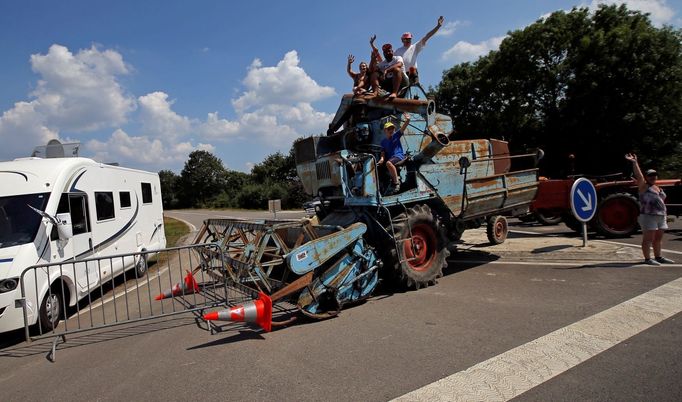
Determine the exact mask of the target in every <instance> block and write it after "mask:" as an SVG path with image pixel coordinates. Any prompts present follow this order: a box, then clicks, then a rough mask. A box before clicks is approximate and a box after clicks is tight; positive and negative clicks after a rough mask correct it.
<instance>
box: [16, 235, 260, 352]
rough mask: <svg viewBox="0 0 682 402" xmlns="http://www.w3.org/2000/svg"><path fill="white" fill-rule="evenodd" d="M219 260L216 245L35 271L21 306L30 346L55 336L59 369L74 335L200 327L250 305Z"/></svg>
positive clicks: (24, 279)
mask: <svg viewBox="0 0 682 402" xmlns="http://www.w3.org/2000/svg"><path fill="white" fill-rule="evenodd" d="M222 256H223V253H222V252H221V250H220V245H219V244H216V243H205V244H193V245H189V246H180V247H173V248H167V249H163V250H158V251H142V252H137V253H129V254H119V255H112V256H106V257H97V258H89V259H83V260H77V261H62V262H59V263H52V264H41V265H34V266H31V267H29V268H27V269H25V270H24V271H23V272H22V274H21V280H20V286H21V295H22V298H21V299H20V300H18V303H20V304H21V305H22V308H23V315H24V331H25V336H26V340H27V341H29V342H30V341H33V340H37V339H41V338H46V337H53V336H54V337H55V340H54V342H53V345H52V351H51V352H50V353H49V354H48V359H49V360H51V361H54V353H55V350H56V345H57V342H58V341H59V339H61V340H62V341H63V342H65V341H66V335H69V334H74V333H79V332H84V331H93V330H97V329H102V328H107V327H112V326H116V325H122V324H128V323H135V322H139V321H145V320H152V319H158V318H162V317H168V316H172V315H176V314H185V313H194V314H195V316H196V317H197V319H200V318H199V317H201V313H202V312H203V310H205V309H208V308H212V307H217V306H229V305H234V304H235V303H240V302H244V301H246V300H250V299H251V296H252V295H250V294H248V293H246V292H244V291H243V290H242V289H240V288H238V287H234V286H230V285H229V282H230V281H229V276H228V275H225V273H226V272H227V271H226V268H225V264H224V260H223V258H222ZM202 322H204V321H203V320H202ZM206 324H207V325H208V326H209V328H210V330H211V332H213V331H214V328H213V327H211V325H212V324H211V323H206ZM216 328H217V327H216Z"/></svg>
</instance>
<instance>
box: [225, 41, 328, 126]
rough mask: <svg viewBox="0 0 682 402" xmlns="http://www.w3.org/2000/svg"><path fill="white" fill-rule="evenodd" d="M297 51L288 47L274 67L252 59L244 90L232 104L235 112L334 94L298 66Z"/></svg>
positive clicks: (314, 99) (322, 97) (305, 100)
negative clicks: (264, 65) (287, 50)
mask: <svg viewBox="0 0 682 402" xmlns="http://www.w3.org/2000/svg"><path fill="white" fill-rule="evenodd" d="M298 64H299V59H298V53H297V52H296V51H295V50H292V51H290V52H288V53H287V54H285V55H284V58H283V59H282V60H280V61H279V62H278V63H277V65H276V66H274V67H263V63H262V62H261V61H260V59H255V60H254V61H253V63H251V66H249V71H248V73H247V74H246V78H244V80H243V84H244V86H245V87H246V91H245V92H244V93H243V94H242V95H241V96H240V97H239V98H237V99H234V100H232V105H233V106H234V108H235V110H236V111H237V112H238V113H241V112H244V111H246V110H248V109H250V108H258V107H260V106H263V105H269V104H284V103H298V102H308V103H310V102H315V101H318V100H320V99H324V98H327V97H329V96H333V95H334V94H336V92H335V91H334V88H332V87H326V86H320V85H318V84H317V82H315V80H313V79H312V78H310V76H309V75H308V74H307V73H306V72H305V71H304V70H303V68H301V67H299V65H298Z"/></svg>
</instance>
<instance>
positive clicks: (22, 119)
mask: <svg viewBox="0 0 682 402" xmlns="http://www.w3.org/2000/svg"><path fill="white" fill-rule="evenodd" d="M35 106H36V105H35V103H33V102H17V103H16V104H14V107H13V108H12V109H10V110H8V111H6V112H4V113H3V114H2V116H1V117H0V143H2V147H0V160H7V159H13V158H18V157H23V156H30V154H31V151H32V150H33V148H34V147H35V146H37V145H45V144H47V141H49V140H51V139H53V138H59V132H58V131H57V130H54V129H49V128H47V127H46V126H45V118H44V116H43V115H41V114H40V113H38V112H36V110H35Z"/></svg>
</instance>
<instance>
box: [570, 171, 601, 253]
mask: <svg viewBox="0 0 682 402" xmlns="http://www.w3.org/2000/svg"><path fill="white" fill-rule="evenodd" d="M571 211H572V212H573V216H575V218H576V219H577V220H578V221H580V222H582V224H583V247H586V246H587V222H588V221H589V220H590V219H592V217H594V213H595V212H596V211H597V190H596V189H595V188H594V185H593V184H592V182H591V181H589V180H587V179H586V178H584V177H581V178H580V179H578V180H576V181H575V182H574V183H573V186H572V187H571Z"/></svg>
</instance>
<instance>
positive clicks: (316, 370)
mask: <svg viewBox="0 0 682 402" xmlns="http://www.w3.org/2000/svg"><path fill="white" fill-rule="evenodd" d="M168 215H169V216H173V217H179V218H182V219H183V220H186V221H188V222H190V223H192V224H194V225H195V226H197V227H198V226H200V224H201V221H202V220H203V219H204V218H205V217H207V216H215V217H227V216H231V217H246V218H254V217H256V216H257V213H252V212H249V213H245V214H242V213H240V212H234V211H218V212H207V211H170V212H168ZM278 215H280V216H278V217H279V218H281V217H292V218H293V217H296V214H294V213H291V214H278ZM260 216H263V215H260ZM265 216H267V217H270V216H269V215H268V214H265ZM511 229H512V230H516V231H518V232H519V233H518V234H517V235H518V236H523V233H522V232H529V233H543V234H546V235H547V236H564V235H572V234H570V233H568V230H567V229H566V228H565V227H564V226H563V225H557V226H555V227H541V226H535V225H520V224H514V225H512V227H511ZM618 242H620V243H626V244H632V245H633V246H634V247H637V244H638V242H639V238H638V236H633V237H632V238H629V239H619V240H618ZM664 248H665V249H666V250H668V252H667V253H666V255H667V256H669V257H671V258H673V259H675V258H677V259H678V260H680V261H682V224H681V222H679V221H678V222H676V223H675V224H674V225H673V226H672V231H671V233H670V234H668V235H667V236H666V239H665V243H664ZM471 254H472V252H469V251H462V252H460V253H457V255H456V256H455V257H454V258H453V259H452V260H451V261H450V264H449V267H448V269H446V271H445V276H444V277H443V278H441V279H440V281H439V283H438V284H437V285H436V286H432V287H429V288H426V289H421V290H419V291H409V292H401V293H393V294H391V293H390V292H388V291H386V290H384V291H382V292H379V294H377V295H375V296H374V297H372V298H371V299H370V300H368V301H367V302H365V303H362V304H360V305H357V306H354V307H351V308H347V309H345V310H344V311H343V312H342V314H340V315H339V316H338V317H337V318H334V319H330V320H325V321H319V322H306V323H300V324H296V325H293V326H291V327H287V328H283V329H279V330H276V331H273V332H271V333H262V332H260V331H258V330H253V329H252V328H250V327H245V326H242V325H234V326H231V327H228V328H227V329H226V330H225V331H224V332H221V333H218V334H213V335H212V334H210V333H209V332H207V331H204V330H202V329H200V328H198V327H197V325H196V324H195V321H194V319H193V318H192V317H180V318H169V319H165V320H163V321H160V322H156V321H155V322H147V323H140V324H135V325H133V326H131V327H127V328H117V329H110V330H107V331H103V332H101V333H97V334H80V335H73V336H71V337H68V338H67V342H66V343H64V344H62V345H60V346H59V348H58V351H57V360H56V362H55V363H49V362H48V361H47V360H46V359H45V357H44V356H45V353H46V352H47V351H48V350H49V349H50V346H51V345H50V343H49V340H47V341H37V342H34V343H31V344H26V343H22V342H19V340H14V341H12V340H9V339H4V343H5V345H6V346H5V347H4V348H2V349H0V389H1V390H2V395H3V396H2V399H3V400H47V399H50V400H94V399H96V400H104V401H107V400H122V399H130V400H160V399H164V400H187V399H195V398H201V399H206V400H296V401H305V400H348V401H357V400H367V401H374V400H377V401H381V400H388V399H392V398H396V397H400V396H402V395H404V394H406V393H408V392H411V391H414V390H418V389H421V388H422V387H428V386H429V384H432V383H434V382H435V381H438V380H440V379H442V378H444V377H448V376H451V375H453V374H455V373H460V372H463V371H464V370H467V369H469V368H472V367H476V366H477V365H479V364H481V363H482V362H486V361H488V360H489V359H494V358H496V357H497V356H506V355H505V353H507V352H509V351H511V350H514V349H515V348H518V347H520V346H523V345H527V344H529V343H531V344H532V343H533V342H536V340H538V339H544V338H543V337H546V336H547V335H548V334H551V333H552V332H553V331H557V330H561V329H562V328H565V327H567V326H571V325H575V324H576V323H579V322H582V320H586V319H589V318H590V317H595V316H598V315H599V314H601V313H602V312H604V311H605V310H608V309H611V308H614V306H615V307H617V306H623V305H627V304H628V302H627V301H628V300H630V299H632V298H635V297H637V296H640V295H642V294H648V292H651V291H652V290H653V289H655V288H657V287H659V286H665V285H666V284H668V283H670V282H671V281H675V280H677V279H679V278H681V277H682V265H680V264H676V265H673V266H665V267H661V268H653V267H648V266H642V265H637V264H626V265H613V264H587V265H586V264H584V263H582V262H581V261H575V262H574V263H570V262H569V263H555V264H553V263H552V262H551V261H548V260H543V261H538V263H533V262H530V263H529V262H519V261H514V260H504V259H499V258H496V257H495V256H494V255H488V256H487V257H488V258H486V260H489V261H490V262H487V263H484V262H481V258H480V256H481V254H485V251H477V252H475V254H476V258H469V257H471ZM472 260H475V261H476V262H472ZM633 320H634V318H633ZM651 320H653V321H651V322H654V323H655V324H654V325H652V326H650V327H648V329H645V330H643V331H640V332H637V333H636V334H635V335H634V336H632V337H627V338H626V339H623V340H621V341H619V342H617V343H615V345H614V346H613V347H610V348H606V349H605V350H604V351H602V352H600V353H596V354H595V355H594V356H592V357H589V358H586V359H582V360H578V361H577V363H575V364H572V365H568V366H566V367H565V368H562V370H563V371H561V370H560V371H561V373H560V374H558V375H555V376H551V375H545V376H544V377H543V380H542V381H540V382H539V383H538V384H536V385H533V386H527V387H526V388H523V389H522V391H524V392H522V393H519V395H518V396H517V399H518V400H542V401H545V400H656V401H666V400H671V401H677V400H681V399H682V384H680V382H679V378H682V348H680V347H679V345H680V341H681V340H682V315H680V314H674V315H672V316H671V317H669V318H665V319H663V318H656V317H654V318H651ZM658 321H660V322H658ZM13 336H18V335H16V334H15V335H13ZM562 350H563V349H556V350H554V349H552V350H550V351H549V352H547V353H546V354H545V355H544V358H546V359H549V361H556V362H562V361H563V360H561V355H562V353H563V352H562ZM563 351H565V350H563ZM583 354H584V353H583ZM576 355H580V354H576ZM553 359H554V360H553ZM550 366H552V365H551V364H550V365H549V366H548V367H549V368H547V373H551V372H552V370H555V369H556V367H554V368H552V367H550ZM538 376H539V377H542V376H541V375H540V374H538ZM545 377H546V378H545ZM430 399H435V398H430ZM442 400H447V399H442Z"/></svg>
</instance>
